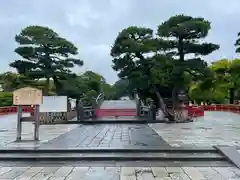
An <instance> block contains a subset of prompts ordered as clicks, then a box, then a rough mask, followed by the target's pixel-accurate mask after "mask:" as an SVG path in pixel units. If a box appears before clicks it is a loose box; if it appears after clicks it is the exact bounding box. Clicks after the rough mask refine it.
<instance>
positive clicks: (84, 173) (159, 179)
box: [0, 112, 240, 180]
mask: <svg viewBox="0 0 240 180" xmlns="http://www.w3.org/2000/svg"><path fill="white" fill-rule="evenodd" d="M239 118H240V115H238V114H233V113H224V112H206V113H205V116H204V117H201V118H197V119H196V120H195V121H194V122H192V123H185V124H149V125H146V124H145V125H144V124H138V125H133V124H105V125H104V124H99V125H93V126H92V125H42V126H41V127H40V141H39V142H38V143H33V142H28V141H24V142H21V143H16V142H14V141H15V138H16V115H9V116H1V119H0V120H1V126H0V148H6V147H7V148H8V147H11V148H18V147H21V148H25V147H40V148H41V147H43V148H44V147H55V148H63V147H78V148H82V147H88V148H91V147H103V148H107V147H116V148H126V147H139V148H142V147H166V146H168V144H169V145H170V146H182V147H209V146H212V145H238V146H239V145H240V121H239ZM32 137H33V125H32V124H31V123H25V124H24V126H23V139H26V140H29V139H31V138H32ZM167 143H168V144H167ZM1 179H4V180H240V170H239V169H237V168H235V167H232V166H230V167H211V166H210V165H209V167H198V166H196V167H158V166H157V165H151V164H145V165H144V164H141V163H139V162H136V163H134V164H132V165H131V166H128V167H127V166H125V165H124V164H122V165H117V166H116V165H114V164H112V165H111V164H108V165H105V164H104V163H102V164H94V163H91V162H89V163H86V164H80V165H71V164H69V165H67V164H63V165H58V166H56V165H54V164H51V163H49V164H41V163H40V162H39V163H32V164H31V163H18V164H15V165H9V164H8V163H4V162H0V180H1Z"/></svg>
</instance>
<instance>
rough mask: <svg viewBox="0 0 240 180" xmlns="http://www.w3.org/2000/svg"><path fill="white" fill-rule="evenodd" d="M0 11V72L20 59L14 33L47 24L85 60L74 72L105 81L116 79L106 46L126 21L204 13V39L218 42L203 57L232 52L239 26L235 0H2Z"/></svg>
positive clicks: (149, 22) (153, 22)
mask: <svg viewBox="0 0 240 180" xmlns="http://www.w3.org/2000/svg"><path fill="white" fill-rule="evenodd" d="M1 2H2V3H1V7H0V9H1V11H0V26H1V32H2V33H1V37H0V43H1V44H0V45H1V48H0V54H1V56H0V62H1V66H0V71H6V70H9V67H8V64H9V62H10V61H12V60H15V59H18V58H19V57H18V56H17V55H16V54H14V52H13V50H14V48H15V47H16V46H17V44H16V43H15V42H14V36H15V34H16V33H19V32H20V31H21V29H23V28H24V27H26V26H28V25H45V26H49V27H51V28H53V29H54V30H55V31H56V32H58V33H59V34H60V35H61V36H64V37H66V38H67V39H69V40H70V41H72V42H73V43H74V44H76V46H77V47H78V48H79V57H80V58H81V59H82V60H84V62H85V65H84V67H82V68H75V71H76V72H83V71H85V70H89V69H91V70H93V71H96V72H98V73H100V74H102V75H103V76H104V77H105V78H106V79H107V80H108V81H109V82H111V83H113V82H114V81H115V80H117V75H116V72H114V71H113V70H112V68H111V64H112V61H111V57H110V55H109V52H110V48H111V45H112V43H113V42H114V39H115V38H116V36H117V34H118V32H119V31H121V30H122V29H123V28H126V27H128V26H130V25H137V26H147V27H150V28H153V29H156V27H157V25H158V24H160V23H161V22H162V21H164V20H166V19H167V18H169V17H170V16H172V15H176V14H181V13H184V14H188V15H192V16H202V17H204V18H206V19H208V20H209V21H211V22H212V30H211V32H210V34H209V37H208V38H207V40H209V41H211V42H215V43H218V44H220V46H221V48H220V50H219V51H217V52H214V53H213V54H212V55H210V56H208V57H207V58H206V60H208V61H214V60H217V59H220V58H223V57H226V58H233V57H236V54H235V52H234V51H235V49H234V46H233V44H234V42H235V40H236V36H237V33H238V31H240V24H238V21H239V14H240V12H239V11H238V10H239V8H240V2H239V1H237V0H231V1H224V0H195V1H192V0H184V1H176V0H168V1H159V0H151V1H146V0H104V1H99V0H68V1H59V0H58V1H57V0H51V1H47V0H41V1H37V0H21V1H16V0H15V1H14V0H8V1H7V0H2V1H1Z"/></svg>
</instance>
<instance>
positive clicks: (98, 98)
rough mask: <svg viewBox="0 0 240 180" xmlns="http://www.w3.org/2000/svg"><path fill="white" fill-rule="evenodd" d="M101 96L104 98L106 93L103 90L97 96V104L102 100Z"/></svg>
mask: <svg viewBox="0 0 240 180" xmlns="http://www.w3.org/2000/svg"><path fill="white" fill-rule="evenodd" d="M100 98H104V93H103V92H101V93H100V94H99V95H98V96H97V98H96V104H98V101H99V100H100Z"/></svg>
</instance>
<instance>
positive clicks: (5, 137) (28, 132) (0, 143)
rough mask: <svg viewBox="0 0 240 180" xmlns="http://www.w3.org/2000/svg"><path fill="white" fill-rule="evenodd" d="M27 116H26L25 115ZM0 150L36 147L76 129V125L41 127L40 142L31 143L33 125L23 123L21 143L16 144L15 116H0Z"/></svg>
mask: <svg viewBox="0 0 240 180" xmlns="http://www.w3.org/2000/svg"><path fill="white" fill-rule="evenodd" d="M25 116H28V114H25ZM0 117H1V119H0V123H1V126H0V148H3V147H23V148H24V147H38V146H39V145H40V144H41V143H44V142H48V141H49V140H52V139H54V138H56V137H58V136H60V135H61V134H65V133H67V132H69V131H71V130H72V129H74V128H76V127H78V125H74V124H71V125H41V126H40V130H39V131H40V141H39V142H31V141H29V140H32V139H33V132H34V125H33V124H32V123H30V122H24V123H23V127H22V139H23V140H24V141H23V142H20V143H16V142H15V140H16V131H17V130H16V127H17V116H16V115H15V114H14V115H7V116H0Z"/></svg>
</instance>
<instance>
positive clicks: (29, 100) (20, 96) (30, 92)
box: [13, 87, 43, 105]
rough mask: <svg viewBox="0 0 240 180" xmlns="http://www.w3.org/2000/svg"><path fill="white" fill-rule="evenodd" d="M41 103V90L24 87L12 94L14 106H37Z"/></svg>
mask: <svg viewBox="0 0 240 180" xmlns="http://www.w3.org/2000/svg"><path fill="white" fill-rule="evenodd" d="M42 102H43V98H42V90H39V89H36V88H31V87H25V88H21V89H17V90H16V91H14V92H13V104H14V105H38V104H42Z"/></svg>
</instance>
